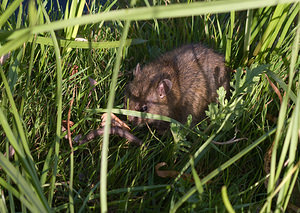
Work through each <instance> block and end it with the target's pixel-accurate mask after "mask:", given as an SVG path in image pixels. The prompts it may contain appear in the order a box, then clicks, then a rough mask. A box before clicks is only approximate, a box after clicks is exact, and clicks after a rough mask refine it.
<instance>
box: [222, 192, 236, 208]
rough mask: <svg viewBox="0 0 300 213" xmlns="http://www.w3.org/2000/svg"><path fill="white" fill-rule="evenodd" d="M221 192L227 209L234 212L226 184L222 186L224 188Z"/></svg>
mask: <svg viewBox="0 0 300 213" xmlns="http://www.w3.org/2000/svg"><path fill="white" fill-rule="evenodd" d="M221 192H222V193H221V194H222V199H223V203H224V205H225V207H226V209H227V211H228V212H230V213H234V212H235V211H234V209H233V207H232V205H231V203H230V201H229V198H228V194H227V187H226V186H222V190H221Z"/></svg>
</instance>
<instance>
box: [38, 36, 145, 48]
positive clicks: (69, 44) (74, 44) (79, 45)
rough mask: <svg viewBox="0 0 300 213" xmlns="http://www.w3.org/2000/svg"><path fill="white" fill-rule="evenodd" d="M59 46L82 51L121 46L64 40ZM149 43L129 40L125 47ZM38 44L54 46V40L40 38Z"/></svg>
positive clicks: (117, 44) (118, 44)
mask: <svg viewBox="0 0 300 213" xmlns="http://www.w3.org/2000/svg"><path fill="white" fill-rule="evenodd" d="M57 41H58V44H59V46H60V47H69V48H82V49H91V48H93V49H102V48H105V49H106V48H116V47H119V46H120V41H106V42H90V41H70V40H64V39H58V40H57ZM145 42H147V40H143V39H127V40H126V42H125V46H131V45H136V44H142V43H145ZM36 43H38V44H43V45H48V46H53V42H52V38H46V37H42V36H38V37H37V39H36Z"/></svg>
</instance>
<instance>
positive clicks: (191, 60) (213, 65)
mask: <svg viewBox="0 0 300 213" xmlns="http://www.w3.org/2000/svg"><path fill="white" fill-rule="evenodd" d="M133 76H134V78H133V80H132V82H130V83H129V84H128V86H127V88H126V91H125V108H127V109H130V110H135V111H140V112H147V113H152V114H159V115H164V116H168V117H170V118H173V119H175V120H177V121H179V122H181V123H185V122H186V121H187V116H188V115H189V114H191V115H192V124H193V125H195V124H197V123H198V122H200V121H201V120H202V119H203V118H205V110H206V109H207V108H208V105H209V104H210V103H212V102H216V101H217V96H218V95H217V90H218V88H220V87H222V86H223V87H224V89H225V90H226V93H227V95H228V94H229V89H230V88H229V87H230V85H229V82H230V76H229V68H227V67H226V66H225V62H224V56H223V55H221V54H219V53H217V52H215V51H214V50H213V49H211V48H208V47H206V46H204V45H203V44H189V45H185V46H183V47H180V48H177V49H175V50H172V51H170V52H167V53H165V54H163V55H161V56H160V57H159V58H158V59H156V60H155V61H153V62H150V63H149V64H147V65H145V66H143V67H141V65H140V64H137V65H136V67H135V69H134V70H133ZM227 97H228V96H227ZM127 99H129V100H128V102H127ZM127 103H128V106H127ZM128 119H129V121H130V122H132V123H133V124H134V125H142V124H145V123H148V124H150V125H151V126H153V127H154V128H156V129H157V130H159V131H160V132H164V131H165V130H166V129H168V127H169V124H168V123H167V122H164V121H159V120H154V119H143V118H139V117H133V116H129V118H128Z"/></svg>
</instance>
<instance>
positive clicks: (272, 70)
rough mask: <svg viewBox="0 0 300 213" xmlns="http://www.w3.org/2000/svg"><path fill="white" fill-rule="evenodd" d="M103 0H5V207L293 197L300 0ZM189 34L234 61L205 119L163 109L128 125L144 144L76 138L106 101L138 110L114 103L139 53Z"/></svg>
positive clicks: (220, 208) (269, 207)
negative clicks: (142, 123) (181, 118)
mask: <svg viewBox="0 0 300 213" xmlns="http://www.w3.org/2000/svg"><path fill="white" fill-rule="evenodd" d="M101 3H102V1H92V2H90V3H88V2H85V1H79V2H77V1H68V4H67V6H66V7H65V8H63V7H61V5H59V6H58V8H59V10H58V12H57V11H55V10H54V6H53V2H52V1H50V7H48V6H47V8H45V4H46V2H42V1H36V2H34V1H29V4H28V5H26V4H22V1H18V0H16V1H12V2H8V1H2V3H1V9H0V20H1V21H0V27H1V32H0V44H1V46H0V56H3V58H2V59H3V60H2V59H1V60H2V62H1V64H2V65H1V67H0V73H1V81H0V85H1V102H0V123H1V129H0V135H1V137H0V138H1V141H0V150H1V152H0V167H1V170H2V171H3V172H2V173H1V176H0V189H1V190H0V193H1V195H2V199H1V200H0V208H1V212H2V211H3V212H15V211H26V210H29V211H33V212H37V211H38V212H49V211H70V212H74V211H75V212H77V211H78V212H91V211H95V210H100V209H101V211H103V212H105V211H107V210H109V211H140V212H150V211H151V212H153V211H162V212H165V211H170V212H175V211H180V212H181V211H184V212H191V211H194V212H225V211H226V210H228V211H232V210H235V211H238V212H240V211H241V212H242V211H247V212H248V211H249V212H252V211H261V212H270V211H275V212H279V211H294V210H295V208H297V207H299V203H298V200H299V199H298V198H299V177H298V172H299V154H298V153H297V151H296V150H297V148H298V147H299V128H300V127H299V123H300V122H299V111H300V109H299V107H300V102H299V100H300V97H299V85H298V84H299V73H298V71H299V63H300V60H299V55H298V53H299V11H300V5H299V3H298V2H297V1H289V2H286V3H285V4H280V2H279V4H275V3H274V2H272V1H263V2H257V1H253V0H248V1H243V2H239V1H236V0H231V1H226V2H223V1H213V2H193V1H154V2H153V3H152V2H151V3H150V2H148V1H137V2H134V1H132V2H131V3H128V2H127V1H124V2H122V3H119V2H118V1H106V3H102V4H101ZM225 4H226V5H227V6H226V7H224V5H225ZM51 5H52V6H51ZM46 9H47V10H46ZM17 10H18V12H17ZM297 14H298V16H297ZM78 38H84V39H85V40H83V41H79V40H78ZM81 40H82V39H81ZM197 42H202V43H205V44H206V45H207V46H210V47H212V48H214V49H215V50H217V51H219V52H221V53H223V54H224V55H225V57H226V62H227V64H228V66H230V67H231V68H232V69H233V70H234V72H233V73H232V74H231V87H232V90H231V93H232V95H231V98H230V99H229V100H227V99H225V91H224V90H222V89H220V90H219V91H218V93H219V103H218V104H211V105H210V106H209V109H208V111H207V116H208V119H205V120H203V121H202V122H201V123H199V124H198V126H197V127H195V128H191V127H190V125H189V123H187V124H178V123H176V122H175V121H172V120H170V121H171V123H172V124H171V131H170V132H169V133H168V134H165V135H163V136H160V135H158V134H157V132H156V130H154V129H151V128H144V129H137V128H135V127H133V130H132V132H133V134H134V135H135V136H137V137H139V138H140V139H141V140H142V141H143V143H144V145H143V146H141V147H135V146H132V145H130V144H127V143H126V140H125V139H123V138H120V137H117V136H110V137H108V134H107V133H105V135H104V137H103V138H102V137H100V138H97V139H95V140H92V141H89V142H88V143H86V144H83V145H79V144H78V143H76V142H74V137H75V136H76V135H78V134H86V133H88V132H90V131H91V130H94V129H97V128H98V127H99V125H100V122H101V115H102V114H103V112H104V111H106V112H107V111H108V112H110V111H112V112H114V113H116V114H118V115H119V117H120V118H121V119H122V120H126V116H127V115H129V114H132V113H133V114H134V115H137V116H138V114H137V113H134V112H129V111H126V110H119V109H122V108H124V90H125V88H126V85H127V83H128V82H129V81H130V79H131V70H132V69H133V68H134V67H135V65H136V64H137V63H142V64H143V63H147V62H149V61H151V60H152V59H154V58H156V57H158V56H159V55H160V54H162V53H164V52H166V51H168V50H171V49H174V48H175V47H178V46H181V45H183V44H186V43H197ZM4 56H8V57H7V59H6V61H4ZM90 79H94V80H95V81H96V82H94V84H93V85H91V84H90ZM72 100H73V105H72V107H71V108H70V103H71V102H72ZM69 110H70V113H69ZM147 116H152V115H147ZM164 119H168V118H164ZM68 120H70V121H72V122H73V123H74V125H73V126H71V128H70V131H71V132H72V138H73V143H69V141H68V140H67V139H65V135H66V134H67V133H66V132H64V131H62V127H61V126H64V127H65V128H66V125H65V123H67V121H68ZM109 120H110V118H108V121H109ZM13 150H14V152H15V154H14V155H13V154H12V152H13ZM9 153H11V156H10V155H9ZM101 156H102V157H101ZM159 166H161V167H159ZM164 172H165V173H164ZM166 176H167V177H166Z"/></svg>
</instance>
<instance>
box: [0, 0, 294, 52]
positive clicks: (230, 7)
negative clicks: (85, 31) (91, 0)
mask: <svg viewBox="0 0 300 213" xmlns="http://www.w3.org/2000/svg"><path fill="white" fill-rule="evenodd" d="M292 2H297V0H279V1H278V0H266V1H260V0H247V1H242V2H241V1H239V0H228V1H218V2H194V3H181V4H173V5H169V6H168V7H166V6H156V7H150V8H148V7H141V8H132V9H121V10H112V11H109V12H105V13H100V14H95V15H84V16H82V17H79V18H71V19H68V20H60V21H55V22H51V23H48V24H44V25H37V26H34V27H32V28H31V33H32V34H39V33H44V32H49V31H51V30H58V29H63V28H65V27H71V26H75V25H83V24H90V23H97V22H100V21H110V20H149V19H164V18H170V17H172V18H176V17H185V16H192V15H201V14H207V13H224V12H228V11H241V10H246V9H254V8H260V7H265V6H273V5H277V4H280V3H292ZM24 30H28V29H23V30H19V31H15V32H13V33H12V34H10V35H9V36H8V38H7V39H9V40H10V39H16V38H17V37H19V36H20V34H22V33H24ZM4 33H6V32H4ZM9 51H11V49H3V47H1V48H0V55H2V54H5V53H7V52H9Z"/></svg>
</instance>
